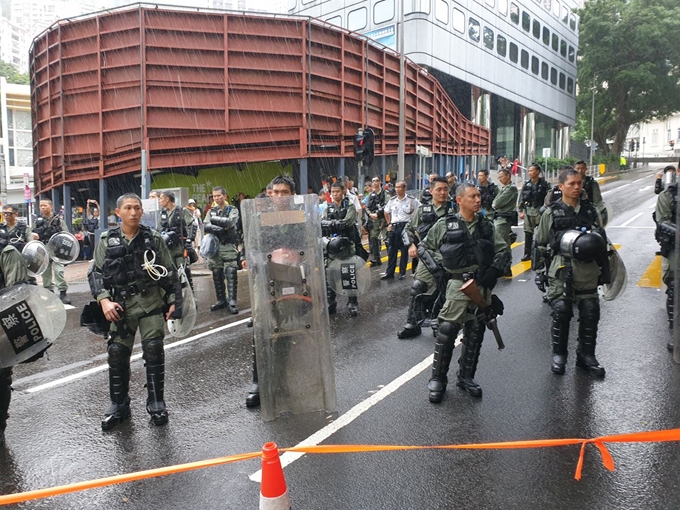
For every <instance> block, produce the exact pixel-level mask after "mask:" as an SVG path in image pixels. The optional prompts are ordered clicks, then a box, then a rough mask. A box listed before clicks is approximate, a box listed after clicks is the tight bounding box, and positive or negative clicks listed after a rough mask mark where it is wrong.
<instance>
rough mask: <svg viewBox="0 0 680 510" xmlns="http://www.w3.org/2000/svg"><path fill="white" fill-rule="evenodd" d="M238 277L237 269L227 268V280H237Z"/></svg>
mask: <svg viewBox="0 0 680 510" xmlns="http://www.w3.org/2000/svg"><path fill="white" fill-rule="evenodd" d="M237 276H238V269H236V268H235V267H231V266H230V267H228V268H227V278H236V277H237Z"/></svg>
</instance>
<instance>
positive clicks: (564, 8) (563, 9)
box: [562, 5, 569, 25]
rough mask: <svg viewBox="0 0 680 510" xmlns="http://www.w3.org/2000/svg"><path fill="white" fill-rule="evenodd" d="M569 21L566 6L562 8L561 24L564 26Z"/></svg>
mask: <svg viewBox="0 0 680 510" xmlns="http://www.w3.org/2000/svg"><path fill="white" fill-rule="evenodd" d="M568 21H569V9H568V8H567V6H566V5H563V6H562V23H564V24H565V25H566V24H567V22H568Z"/></svg>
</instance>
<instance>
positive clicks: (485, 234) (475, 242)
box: [439, 214, 495, 271]
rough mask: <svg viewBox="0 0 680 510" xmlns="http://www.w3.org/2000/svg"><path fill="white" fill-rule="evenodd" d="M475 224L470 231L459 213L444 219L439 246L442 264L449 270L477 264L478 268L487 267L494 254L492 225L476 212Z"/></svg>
mask: <svg viewBox="0 0 680 510" xmlns="http://www.w3.org/2000/svg"><path fill="white" fill-rule="evenodd" d="M476 218H477V225H476V226H475V231H474V232H473V233H470V231H469V230H468V228H467V225H466V224H465V220H464V219H463V218H461V217H460V215H459V214H456V215H454V216H453V217H451V218H448V219H447V220H446V233H445V234H444V242H443V243H442V245H441V246H440V247H439V252H440V253H441V255H442V265H443V266H444V267H445V268H446V269H448V270H449V271H455V270H457V269H463V268H466V267H470V266H474V265H479V266H480V270H481V271H484V270H486V268H488V267H489V266H490V265H491V264H492V262H493V258H494V255H495V249H494V243H493V226H492V225H491V222H489V221H486V220H485V219H484V218H483V217H482V216H481V215H480V214H476Z"/></svg>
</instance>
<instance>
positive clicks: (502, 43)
mask: <svg viewBox="0 0 680 510" xmlns="http://www.w3.org/2000/svg"><path fill="white" fill-rule="evenodd" d="M496 51H497V52H498V54H499V55H500V56H501V57H505V53H506V51H507V42H506V40H505V37H503V36H502V35H499V36H498V38H497V39H496Z"/></svg>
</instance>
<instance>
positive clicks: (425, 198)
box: [420, 188, 432, 204]
mask: <svg viewBox="0 0 680 510" xmlns="http://www.w3.org/2000/svg"><path fill="white" fill-rule="evenodd" d="M420 203H421V204H431V203H432V192H431V191H430V189H429V188H427V189H424V190H423V193H422V195H421V196H420Z"/></svg>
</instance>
